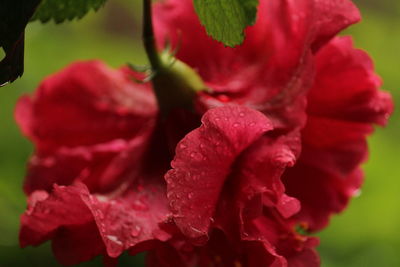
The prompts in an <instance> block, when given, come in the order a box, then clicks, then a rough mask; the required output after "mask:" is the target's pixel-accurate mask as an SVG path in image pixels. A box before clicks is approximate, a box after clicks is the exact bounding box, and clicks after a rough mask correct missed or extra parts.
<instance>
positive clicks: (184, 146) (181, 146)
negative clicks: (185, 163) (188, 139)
mask: <svg viewBox="0 0 400 267" xmlns="http://www.w3.org/2000/svg"><path fill="white" fill-rule="evenodd" d="M179 148H180V149H186V148H187V146H186V145H185V144H183V143H180V145H179Z"/></svg>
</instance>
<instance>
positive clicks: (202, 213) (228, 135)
mask: <svg viewBox="0 0 400 267" xmlns="http://www.w3.org/2000/svg"><path fill="white" fill-rule="evenodd" d="M202 123H203V125H202V126H201V127H200V128H198V129H195V130H194V131H192V132H190V133H189V134H188V135H187V136H186V137H185V138H184V139H183V140H182V141H181V142H180V143H179V144H178V146H177V150H176V155H175V158H174V160H173V161H172V163H171V166H172V167H173V169H172V170H170V171H168V173H167V174H166V176H165V179H166V181H167V184H168V190H167V191H168V199H169V201H170V205H171V208H172V211H173V213H174V220H175V222H176V224H177V226H178V227H179V228H180V229H181V230H182V232H183V233H184V234H185V235H187V236H188V237H190V238H201V237H204V236H206V235H207V232H208V228H209V225H210V220H211V219H212V215H213V212H214V210H215V208H216V204H217V201H218V198H219V194H220V192H221V191H222V187H223V185H224V182H225V180H226V179H227V178H228V175H229V173H230V171H231V166H232V164H233V163H234V161H235V160H236V158H237V157H238V156H239V155H240V153H241V152H242V151H244V150H245V149H246V148H247V147H248V146H249V145H251V144H252V143H253V142H255V141H256V140H257V139H258V138H260V136H261V135H263V134H264V133H265V132H267V131H268V130H271V129H272V125H271V123H270V121H269V120H268V119H267V118H266V117H265V116H264V115H262V114H261V113H259V112H257V111H255V110H251V109H249V108H245V107H240V106H226V107H221V108H216V109H212V110H210V111H208V112H207V113H206V114H205V115H204V116H203V118H202Z"/></svg>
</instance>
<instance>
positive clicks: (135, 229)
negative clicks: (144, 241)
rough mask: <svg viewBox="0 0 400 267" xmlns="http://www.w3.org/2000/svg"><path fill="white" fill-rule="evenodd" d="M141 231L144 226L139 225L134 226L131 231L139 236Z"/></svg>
mask: <svg viewBox="0 0 400 267" xmlns="http://www.w3.org/2000/svg"><path fill="white" fill-rule="evenodd" d="M141 231H142V228H141V227H140V226H139V225H136V226H135V227H133V229H132V231H131V236H133V237H137V236H138V235H139V234H140V232H141Z"/></svg>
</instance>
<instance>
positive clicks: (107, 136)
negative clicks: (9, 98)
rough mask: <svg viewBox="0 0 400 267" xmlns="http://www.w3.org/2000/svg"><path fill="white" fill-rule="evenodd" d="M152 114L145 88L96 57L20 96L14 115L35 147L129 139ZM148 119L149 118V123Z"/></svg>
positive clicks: (48, 148) (153, 106)
mask: <svg viewBox="0 0 400 267" xmlns="http://www.w3.org/2000/svg"><path fill="white" fill-rule="evenodd" d="M156 112H157V108H156V102H155V98H154V95H153V93H152V92H151V91H150V88H149V87H148V86H144V85H138V84H135V83H133V82H132V81H131V80H130V79H129V78H128V75H127V73H126V72H125V71H118V70H113V69H110V68H109V67H107V66H106V65H104V64H103V63H101V62H99V61H89V62H78V63H74V64H72V65H70V66H69V67H67V68H66V69H64V70H63V71H61V72H60V73H57V74H54V75H52V76H50V77H48V78H47V79H46V80H45V81H44V82H42V84H41V85H40V87H39V88H38V90H37V91H36V93H35V94H34V95H33V96H32V97H29V96H25V97H22V98H21V99H20V100H19V102H18V104H17V108H16V112H15V117H16V120H17V122H18V124H19V125H20V127H21V129H22V131H23V132H24V134H25V135H27V136H28V137H29V138H30V139H32V141H34V142H35V144H36V146H37V149H38V150H39V151H41V152H42V151H45V152H46V151H52V150H53V149H57V148H58V147H60V146H85V145H93V144H98V143H104V142H108V141H110V140H113V139H116V138H121V139H125V140H129V139H130V138H131V137H132V136H134V135H135V134H136V133H138V132H139V131H140V130H141V129H142V128H143V127H145V126H146V125H147V124H148V122H149V119H150V118H152V117H154V116H155V114H156ZM150 122H151V121H150Z"/></svg>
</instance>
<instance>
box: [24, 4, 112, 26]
mask: <svg viewBox="0 0 400 267" xmlns="http://www.w3.org/2000/svg"><path fill="white" fill-rule="evenodd" d="M106 1H107V0H42V3H41V4H40V6H39V8H38V10H37V12H36V13H35V15H34V16H33V18H32V20H40V21H41V22H43V23H45V22H48V21H49V20H52V19H53V20H54V21H55V22H56V23H61V22H63V21H65V20H72V19H75V18H78V19H80V18H82V17H83V16H85V15H86V14H87V13H88V12H89V11H90V10H91V9H93V10H98V9H99V8H100V7H101V6H103V5H104V3H105V2H106Z"/></svg>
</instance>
